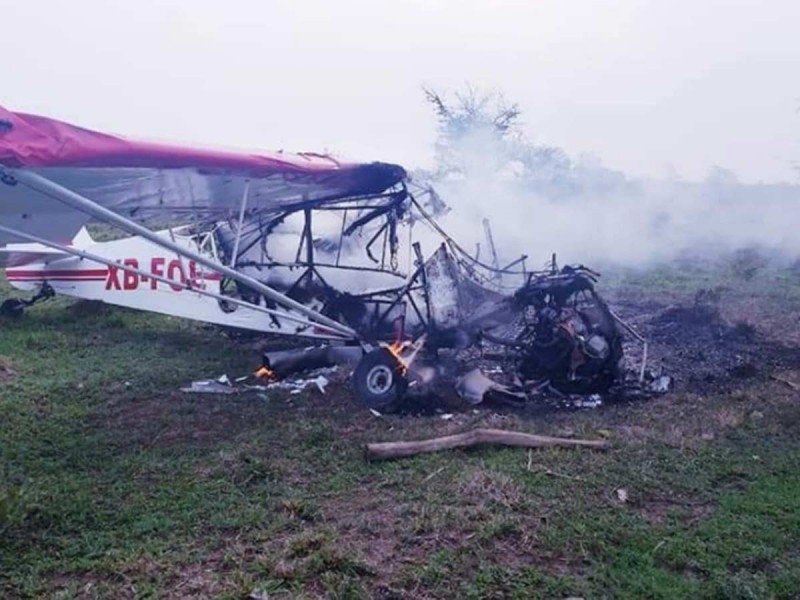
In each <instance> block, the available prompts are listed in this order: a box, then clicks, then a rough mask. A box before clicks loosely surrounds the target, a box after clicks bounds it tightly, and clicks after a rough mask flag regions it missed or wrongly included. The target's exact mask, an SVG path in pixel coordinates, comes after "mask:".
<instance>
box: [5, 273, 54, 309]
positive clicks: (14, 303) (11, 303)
mask: <svg viewBox="0 0 800 600" xmlns="http://www.w3.org/2000/svg"><path fill="white" fill-rule="evenodd" d="M55 295H56V292H55V290H54V289H53V288H52V287H50V284H49V283H47V282H46V281H45V282H44V283H43V284H42V287H41V289H40V290H39V291H38V293H37V294H36V295H35V296H33V297H32V298H31V299H30V300H23V299H22V298H9V299H8V300H5V301H3V303H2V304H0V316H3V317H21V316H22V315H23V313H24V312H25V309H26V308H28V307H29V306H33V305H34V304H36V303H37V302H39V301H40V300H47V299H49V298H52V297H53V296H55Z"/></svg>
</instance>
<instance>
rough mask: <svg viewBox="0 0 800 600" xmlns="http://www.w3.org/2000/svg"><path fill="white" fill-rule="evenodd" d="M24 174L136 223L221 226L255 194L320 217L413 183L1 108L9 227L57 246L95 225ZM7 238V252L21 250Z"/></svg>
mask: <svg viewBox="0 0 800 600" xmlns="http://www.w3.org/2000/svg"><path fill="white" fill-rule="evenodd" d="M4 167H5V168H6V171H7V172H6V171H3V168H4ZM14 169H25V170H32V171H34V172H35V173H37V174H39V175H42V176H44V177H46V178H47V179H49V180H50V181H52V182H54V183H56V184H59V185H61V186H63V187H65V188H68V189H70V190H72V191H74V192H76V193H78V194H80V195H82V196H84V197H86V198H89V199H90V200H92V201H93V202H95V203H97V204H98V205H100V206H102V207H105V208H107V209H110V210H113V211H114V212H116V213H119V214H121V215H124V216H125V217H127V218H131V219H135V220H146V219H148V218H161V217H167V216H175V215H177V214H182V215H186V214H187V213H188V214H191V215H194V216H200V217H203V216H208V217H213V216H214V215H219V214H221V213H227V212H229V211H231V210H235V209H238V208H239V207H240V205H241V203H242V198H243V195H244V193H245V190H246V189H247V208H248V210H262V211H275V212H279V211H284V210H292V209H297V208H303V207H306V206H308V207H313V206H318V205H320V204H323V203H326V202H332V201H336V200H339V199H343V198H350V197H357V196H369V195H375V194H380V193H382V192H384V191H387V190H390V189H391V188H393V187H394V186H396V185H398V184H400V183H401V182H402V181H403V180H404V179H405V177H406V172H405V171H404V169H403V168H402V167H400V166H398V165H393V164H387V163H377V162H376V163H343V162H339V161H337V160H335V159H333V158H331V157H329V156H324V155H318V154H290V153H283V152H275V153H259V154H248V153H237V152H228V151H218V150H204V149H198V148H191V147H183V146H174V145H169V144H161V143H153V142H144V141H137V140H132V139H128V138H125V137H121V136H116V135H110V134H106V133H100V132H96V131H91V130H88V129H83V128H81V127H77V126H75V125H70V124H68V123H64V122H61V121H57V120H54V119H49V118H46V117H41V116H36V115H29V114H24V113H15V112H11V111H9V110H6V109H4V108H2V107H0V182H1V183H2V184H5V185H0V224H3V225H6V226H7V227H11V228H14V229H17V230H20V231H25V232H27V233H31V234H35V235H39V236H41V237H45V238H47V239H50V240H56V241H63V240H69V239H71V238H72V237H73V236H74V235H75V234H76V233H77V232H78V231H79V229H80V227H81V226H82V225H83V224H84V223H85V222H86V221H87V217H85V216H84V215H82V214H80V213H77V212H76V211H74V210H73V209H69V208H67V207H66V206H61V205H59V203H57V202H54V201H53V199H52V198H48V197H47V195H46V193H43V192H42V191H38V190H33V189H30V188H28V187H25V186H23V185H17V182H16V181H15V180H14V178H13V170H14ZM5 237H6V238H7V239H4V234H0V244H3V243H7V242H9V241H12V240H11V239H10V238H8V236H5Z"/></svg>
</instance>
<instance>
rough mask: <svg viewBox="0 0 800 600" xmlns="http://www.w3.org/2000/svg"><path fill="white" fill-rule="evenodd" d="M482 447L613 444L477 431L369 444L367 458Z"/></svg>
mask: <svg viewBox="0 0 800 600" xmlns="http://www.w3.org/2000/svg"><path fill="white" fill-rule="evenodd" d="M479 444H500V445H503V446H520V447H522V448H541V447H544V446H560V447H562V448H589V449H591V450H607V449H608V448H610V447H611V444H610V443H609V442H607V441H605V440H575V439H568V438H557V437H550V436H546V435H534V434H531V433H519V432H516V431H503V430H501V429H473V430H472V431H468V432H466V433H458V434H455V435H448V436H444V437H439V438H432V439H429V440H417V441H412V442H381V443H376V444H367V446H366V448H365V454H366V457H367V459H369V460H382V459H387V458H402V457H404V456H414V455H415V454H424V453H427V452H438V451H439V450H450V449H453V448H467V447H470V446H477V445H479Z"/></svg>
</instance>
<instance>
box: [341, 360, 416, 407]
mask: <svg viewBox="0 0 800 600" xmlns="http://www.w3.org/2000/svg"><path fill="white" fill-rule="evenodd" d="M352 381H353V387H354V388H355V390H356V396H358V399H359V400H360V401H361V402H363V403H364V404H365V405H366V406H367V407H368V408H372V409H374V410H377V411H380V412H391V411H392V410H395V409H397V408H398V406H399V404H400V401H401V400H402V399H403V396H404V395H405V392H406V389H407V388H408V380H407V379H406V378H405V376H404V375H403V370H402V368H401V366H400V364H399V363H398V362H397V359H396V358H395V357H394V356H392V354H391V352H389V351H388V350H386V349H385V348H380V349H378V350H373V351H372V352H370V353H369V354H367V355H365V356H364V358H362V359H361V361H360V362H359V363H358V365H357V366H356V369H355V371H353V378H352Z"/></svg>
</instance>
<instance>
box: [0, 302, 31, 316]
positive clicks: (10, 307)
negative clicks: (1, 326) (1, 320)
mask: <svg viewBox="0 0 800 600" xmlns="http://www.w3.org/2000/svg"><path fill="white" fill-rule="evenodd" d="M26 306H27V304H26V303H25V300H22V299H20V298H9V299H8V300H4V301H3V303H2V304H0V315H2V316H4V317H21V316H22V314H23V313H24V312H25V307H26Z"/></svg>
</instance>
